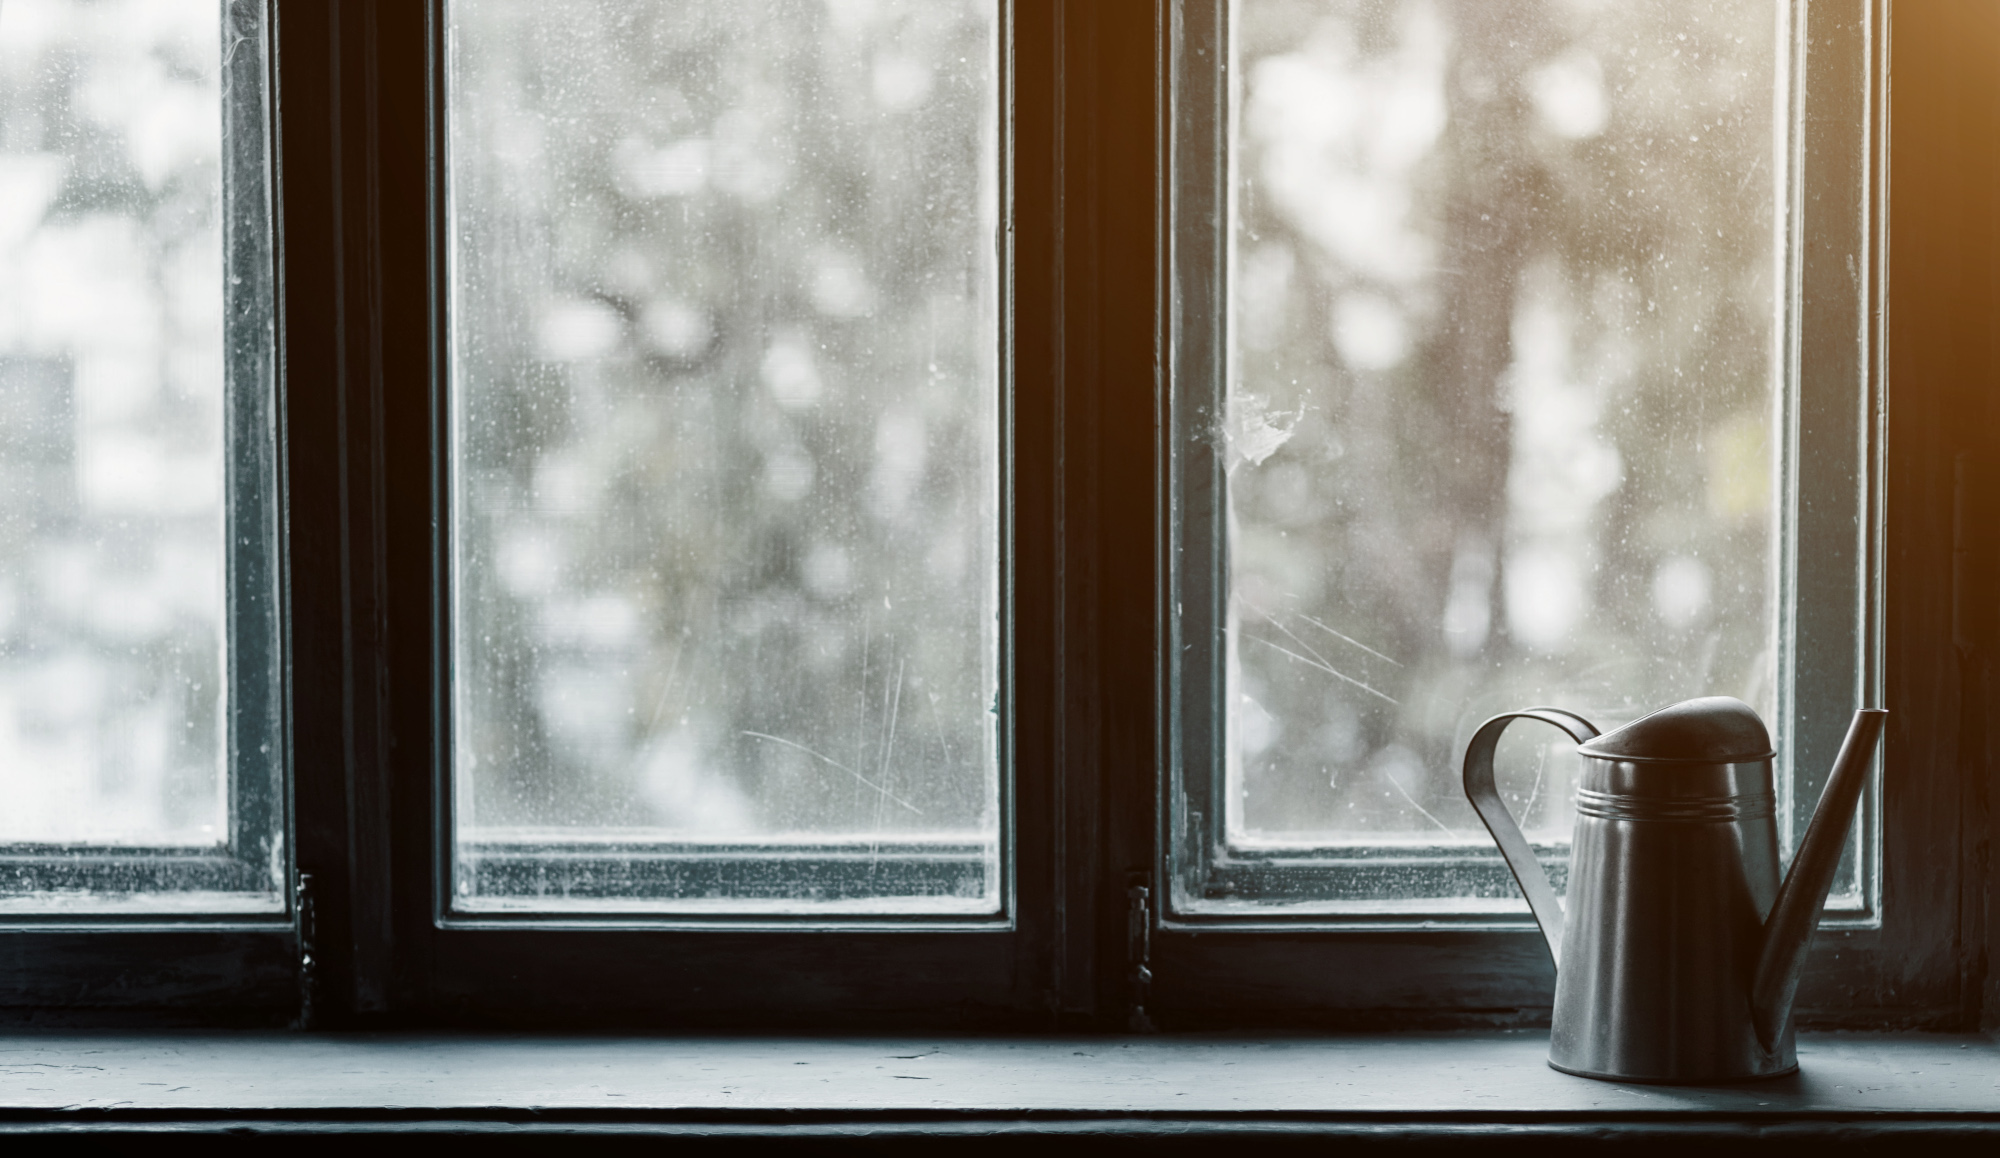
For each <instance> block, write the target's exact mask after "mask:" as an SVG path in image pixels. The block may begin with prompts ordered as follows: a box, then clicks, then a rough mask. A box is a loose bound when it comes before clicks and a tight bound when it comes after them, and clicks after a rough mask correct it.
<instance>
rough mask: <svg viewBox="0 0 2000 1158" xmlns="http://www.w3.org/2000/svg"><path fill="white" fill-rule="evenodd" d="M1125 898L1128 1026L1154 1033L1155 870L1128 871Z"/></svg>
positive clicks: (1134, 1029) (1139, 1031) (1132, 1028)
mask: <svg viewBox="0 0 2000 1158" xmlns="http://www.w3.org/2000/svg"><path fill="white" fill-rule="evenodd" d="M1125 900H1126V909H1125V959H1126V961H1128V962H1129V963H1130V964H1131V973H1130V976H1129V978H1128V980H1129V984H1130V988H1131V993H1130V1012H1129V1013H1128V1014H1127V1016H1126V1018H1125V1028H1126V1029H1128V1030H1130V1031H1132V1032H1133V1033H1151V1032H1153V1019H1152V1018H1150V1017H1148V1016H1147V1015H1146V1003H1147V1002H1148V1001H1149V1000H1151V999H1152V993H1153V874H1152V873H1146V872H1137V873H1128V874H1126V877H1125Z"/></svg>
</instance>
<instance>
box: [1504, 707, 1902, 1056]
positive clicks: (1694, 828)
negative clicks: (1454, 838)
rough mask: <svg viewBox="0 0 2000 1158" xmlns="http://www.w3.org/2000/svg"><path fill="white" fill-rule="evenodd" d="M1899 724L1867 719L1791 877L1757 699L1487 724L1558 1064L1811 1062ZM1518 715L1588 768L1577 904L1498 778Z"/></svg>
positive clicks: (1862, 718) (1581, 802)
mask: <svg viewBox="0 0 2000 1158" xmlns="http://www.w3.org/2000/svg"><path fill="white" fill-rule="evenodd" d="M1887 716H1888V713H1887V712H1885V711H1881V710H1879V709H1873V708H1864V709H1862V710H1861V711H1859V712H1856V713H1855V714H1854V723H1853V724H1852V725H1851V726H1850V727H1849V728H1848V732H1847V739H1846V741H1845V742H1844V743H1843V744H1842V745H1841V748H1840V755H1839V757H1838V758H1837V759H1836V760H1835V761H1834V766H1833V774H1832V776H1831V777H1829V778H1828V780H1827V785H1826V790H1825V792H1824V793H1823V794H1822V795H1821V796H1820V802H1819V808H1818V810H1817V811H1815V812H1814V813H1813V817H1812V823H1811V824H1810V825H1809V826H1808V827H1807V829H1806V837H1805V840H1804V842H1803V843H1801V844H1800V845H1799V850H1798V854H1797V855H1796V856H1794V857H1793V858H1792V867H1791V871H1790V872H1788V873H1787V874H1786V875H1785V878H1784V883H1783V884H1782V885H1780V884H1779V882H1778V830H1777V824H1776V821H1775V819H1774V809H1773V794H1772V779H1771V759H1772V757H1773V756H1775V755H1776V753H1775V752H1774V751H1773V749H1772V747H1771V735H1770V733H1769V732H1767V731H1765V729H1764V722H1763V721H1762V720H1760V719H1758V718H1757V713H1756V712H1755V711H1754V710H1752V709H1751V707H1750V705H1748V704H1746V703H1744V702H1742V701H1741V700H1735V699H1731V698H1729V697H1728V696H1709V697H1706V698H1703V699H1698V700H1689V701H1687V702H1686V703H1683V704H1675V705H1674V706H1673V707H1671V708H1663V709H1661V710H1660V711H1657V712H1654V713H1653V714H1652V715H1650V716H1646V717H1644V718H1642V719H1638V720H1634V721H1633V722H1631V723H1629V724H1627V725H1625V726H1624V727H1622V728H1619V729H1618V730H1616V731H1614V732H1611V733H1609V734H1607V735H1599V734H1598V731H1597V729H1596V728H1594V727H1592V726H1591V725H1590V722H1589V721H1587V720H1585V719H1584V718H1583V717H1581V716H1578V715H1575V714H1573V713H1571V712H1565V711H1562V710H1561V709H1559V708H1530V709H1528V710H1526V711H1520V712H1509V713H1507V714H1505V715H1500V716H1495V717H1493V718H1492V719H1490V720H1488V721H1486V722H1485V723H1484V724H1481V725H1480V727H1479V730H1478V731H1477V732H1475V733H1473V736H1472V742H1471V744H1469V745H1467V747H1466V751H1465V795H1466V798H1467V799H1469V800H1471V801H1472V807H1473V809H1474V810H1475V811H1476V812H1478V813H1479V819H1480V820H1482V821H1484V822H1485V824H1486V828H1487V831H1489V832H1491V833H1492V834H1493V839H1494V841H1495V842H1496V843H1497V844H1499V846H1500V852H1501V855H1502V856H1504V857H1505V858H1506V860H1507V867H1508V868H1509V869H1511V870H1512V871H1513V873H1514V879H1515V881H1517V882H1519V884H1520V886H1521V891H1522V892H1523V893H1524V894H1526V895H1527V898H1528V907H1529V908H1530V909H1532V910H1533V911H1534V914H1535V923H1536V924H1538V925H1540V926H1541V928H1542V936H1543V937H1545V938H1546V939H1547V940H1548V943H1549V955H1550V956H1551V957H1552V958H1554V959H1555V963H1556V998H1555V1012H1554V1015H1553V1024H1552V1025H1551V1028H1550V1034H1549V1064H1550V1065H1551V1066H1554V1067H1555V1068H1556V1069H1559V1070H1562V1071H1563V1072H1565V1073H1572V1074H1579V1075H1581V1076H1583V1077H1590V1078H1607V1079H1614V1080H1619V1081H1637V1082H1721V1081H1731V1080H1736V1079H1741V1078H1766V1077H1776V1076H1778V1075H1780V1074H1787V1073H1790V1072H1792V1071H1793V1070H1796V1069H1797V1068H1798V1065H1799V1063H1798V1055H1797V1051H1796V1049H1795V1047H1794V1045H1793V1039H1792V999H1793V997H1794V996H1795V995H1796V994H1797V992H1798V987H1799V974H1800V973H1801V972H1802V971H1803V970H1804V968H1805V960H1806V950H1807V949H1808V948H1809V947H1810V946H1811V943H1812V935H1813V931H1814V929H1815V928H1816V927H1817V926H1818V924H1819V913H1820V909H1821V907H1822V906H1823V905H1824V904H1825V903H1826V894H1827V890H1828V889H1829V888H1831V887H1832V885H1833V874H1834V870H1835V869H1836V868H1837V867H1838V865H1839V863H1840V853H1841V849H1842V847H1843V846H1844V845H1845V844H1846V843H1847V832H1848V828H1849V827H1850V826H1851V824H1852V822H1853V819H1854V808H1855V804H1856V803H1857V802H1858V801H1859V800H1860V798H1861V788H1862V785H1863V783H1864V782H1865V781H1866V779H1867V774H1868V763H1869V759H1870V756H1871V755H1872V754H1873V752H1874V750H1875V744H1876V741H1877V740H1878V739H1879V738H1880V737H1881V735H1882V724H1883V721H1884V719H1885V718H1886V717H1887ZM1515 720H1540V721H1541V722H1543V723H1545V724H1553V725H1554V726H1556V727H1558V728H1561V729H1562V730H1563V731H1564V732H1566V733H1568V734H1569V736H1570V738H1571V739H1574V740H1575V741H1576V742H1577V751H1578V753H1580V754H1581V755H1582V756H1583V758H1584V759H1583V778H1582V780H1581V782H1580V783H1579V784H1578V786H1577V791H1576V810H1577V817H1576V836H1575V839H1574V841H1573V842H1572V843H1571V845H1570V861H1569V904H1568V906H1567V909H1565V907H1564V905H1563V903H1562V902H1561V901H1559V900H1557V899H1556V894H1555V890H1554V889H1553V888H1551V887H1550V885H1549V878H1548V874H1547V873H1545V872H1544V871H1543V870H1542V866H1541V864H1540V863H1539V862H1537V861H1536V860H1535V854H1534V851H1533V850H1532V849H1530V848H1529V847H1528V842H1527V840H1526V839H1525V838H1524V837H1523V836H1522V835H1521V828H1520V826H1519V825H1518V824H1516V823H1515V822H1514V818H1513V816H1512V815H1511V814H1509V813H1508V811H1507V806H1506V805H1505V804H1503V803H1501V800H1500V794H1499V792H1498V791H1497V790H1496V789H1495V788H1494V785H1493V749H1494V746H1495V745H1496V744H1498V743H1499V741H1500V733H1501V732H1503V731H1505V730H1506V728H1507V725H1508V724H1510V723H1512V722H1513V721H1515Z"/></svg>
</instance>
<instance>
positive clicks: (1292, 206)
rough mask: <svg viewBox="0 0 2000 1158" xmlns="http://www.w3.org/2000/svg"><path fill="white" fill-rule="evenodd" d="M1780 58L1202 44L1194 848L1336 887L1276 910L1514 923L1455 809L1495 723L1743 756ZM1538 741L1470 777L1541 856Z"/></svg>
mask: <svg viewBox="0 0 2000 1158" xmlns="http://www.w3.org/2000/svg"><path fill="white" fill-rule="evenodd" d="M1780 32H1781V29H1780V13H1779V11H1778V6H1777V5H1774V4H1773V3H1771V2H1770V0H1751V2H1715V3H1686V2H1682V0H1673V2H1671V3H1663V2H1647V3H1642V2H1633V3H1616V4H1574V3H1554V2H1551V3H1512V4H1500V3H1490V4H1489V3H1464V4H1433V3H1426V2H1421V0H1340V2H1318V3H1302V2H1299V0H1239V2H1238V3H1237V4H1236V5H1235V6H1234V13H1233V22H1232V23H1231V25H1230V26H1229V29H1228V48H1227V51H1228V59H1229V60H1231V61H1232V62H1233V63H1232V67H1231V69H1230V72H1231V73H1232V74H1233V76H1232V77H1231V79H1230V81H1229V88H1228V93H1227V101H1228V103H1227V106H1226V107H1227V110H1228V111H1227V114H1226V115H1227V117H1228V122H1227V123H1228V138H1227V139H1228V141H1229V148H1230V150H1231V155H1230V158H1229V166H1230V167H1229V169H1228V173H1229V177H1228V182H1227V190H1226V196H1227V198H1228V202H1229V216H1228V218H1227V220H1228V222H1229V225H1228V235H1227V239H1226V243H1225V244H1226V246H1227V257H1226V258H1224V259H1223V262H1224V264H1223V268H1224V270H1225V276H1226V284H1225V287H1224V292H1225V294H1226V295H1227V303H1228V304H1227V315H1226V316H1227V318H1228V323H1227V324H1228V339H1227V340H1228V345H1227V348H1226V363H1225V364H1226V367H1227V371H1226V382H1227V386H1226V397H1225V398H1223V399H1221V400H1220V401H1221V403H1222V406H1221V411H1222V417H1221V419H1220V421H1219V422H1216V423H1212V424H1211V426H1210V430H1209V432H1208V434H1207V435H1206V437H1208V438H1209V439H1211V448H1212V453H1213V454H1214V455H1215V456H1216V461H1215V464H1214V468H1215V473H1216V484H1215V485H1216V486H1218V487H1219V488H1220V489H1221V490H1222V491H1223V492H1224V493H1225V494H1226V508H1225V509H1226V512H1227V513H1226V516H1225V517H1226V520H1227V524H1226V541H1227V554H1226V559H1227V563H1226V571H1225V574H1224V576H1223V579H1224V582H1225V590H1226V594H1224V595H1220V596H1219V602H1218V603H1217V605H1216V614H1217V615H1218V616H1220V617H1221V619H1222V622H1221V623H1220V624H1218V625H1217V626H1218V627H1219V628H1220V629H1221V630H1222V631H1223V633H1224V638H1225V640H1226V646H1225V649H1224V651H1223V653H1222V654H1221V655H1220V656H1218V657H1217V667H1218V669H1219V670H1220V671H1221V672H1222V674H1223V679H1224V688H1223V694H1222V696H1221V697H1220V699H1221V705H1220V706H1221V709H1222V710H1221V714H1222V717H1223V718H1222V719H1221V720H1219V721H1218V723H1219V724H1220V726H1221V731H1222V733H1223V738H1222V743H1221V745H1220V748H1221V751H1220V755H1221V758H1222V763H1223V776H1222V778H1221V783H1220V784H1219V785H1217V787H1218V788H1219V790H1220V791H1219V792H1218V793H1217V795H1219V796H1220V799H1219V800H1218V801H1217V802H1216V807H1217V811H1219V812H1220V813H1221V816H1222V818H1223V822H1222V825H1221V831H1220V832H1219V833H1217V834H1216V836H1217V837H1218V838H1219V839H1220V840H1221V842H1222V843H1223V844H1224V845H1226V846H1227V847H1228V848H1230V849H1232V850H1235V853H1236V854H1240V855H1244V856H1249V857H1252V858H1254V857H1256V856H1258V855H1280V854H1283V853H1284V852H1285V851H1286V850H1288V849H1289V850H1306V849H1313V850H1319V851H1320V852H1321V853H1337V854H1338V855H1344V856H1349V857H1352V858H1354V859H1355V861H1356V862H1357V863H1355V864H1352V865H1350V866H1349V870H1348V871H1344V872H1336V873H1333V874H1331V875H1329V876H1327V877H1326V878H1324V879H1323V880H1322V881H1321V882H1320V883H1318V884H1314V885H1310V886H1301V887H1302V888H1304V890H1305V893H1306V894H1309V896H1308V898H1307V899H1318V900H1331V899H1336V898H1337V899H1339V900H1340V901H1342V902H1344V903H1351V904H1354V905H1358V906H1360V907H1362V908H1367V907H1369V906H1371V905H1372V906H1385V907H1387V908H1390V909H1395V908H1398V907H1404V908H1412V907H1413V908H1426V907H1429V908H1437V907H1440V906H1441V907H1444V908H1448V909H1456V910H1461V911H1463V910H1479V909H1482V908H1487V907H1505V908H1516V907H1519V905H1520V902H1519V900H1518V897H1517V894H1516V893H1515V890H1514V886H1513V884H1512V882H1511V880H1509V879H1508V878H1507V876H1506V875H1505V873H1504V872H1502V871H1498V868H1497V863H1495V862H1493V861H1492V860H1491V858H1490V857H1485V856H1484V854H1485V853H1486V851H1487V850H1488V849H1489V848H1490V841H1489V839H1488V837H1487V835H1486V833H1485V830H1484V829H1483V828H1482V827H1481V826H1480V824H1479V822H1478V820H1477V818H1476V817H1475V816H1474V815H1473V813H1472V812H1471V810H1470V808H1469V807H1468V806H1467V805H1466V803H1465V800H1464V797H1463V794H1462V792H1461V790H1460V788H1459V784H1458V760H1459V758H1460V756H1461V755H1462V753H1463V751H1464V746H1465V743H1466V741H1467V739H1468V738H1469V736H1470V734H1471V732H1472V730H1473V729H1474V728H1476V727H1477V726H1478V724H1479V723H1480V722H1481V721H1482V720H1484V719H1485V718H1487V717H1488V716H1491V715H1494V714H1496V713H1498V712H1500V711H1504V710H1508V709H1515V708H1522V707H1528V706H1533V705H1540V704H1550V705H1557V706H1561V707H1565V708H1569V709H1571V710H1573V711H1577V712H1580V713H1582V714H1583V715H1585V716H1587V717H1589V718H1590V719H1592V720H1593V721H1594V722H1596V723H1597V724H1598V725H1599V726H1600V727H1606V728H1608V727H1610V726H1612V725H1615V724H1618V723H1621V722H1623V721H1625V720H1628V719H1631V718H1633V717H1635V716H1637V715H1639V714H1642V713H1644V712H1646V711H1649V710H1651V709H1653V708H1656V707H1660V706H1664V705H1666V704H1669V703H1673V702H1675V701H1678V700H1681V699H1684V698H1687V697H1691V696H1696V695H1708V694H1728V695H1735V696H1738V697H1741V698H1743V699H1745V700H1747V701H1748V702H1750V703H1751V704H1753V705H1755V706H1756V707H1757V708H1758V709H1759V710H1760V712H1762V713H1763V714H1764V716H1765V717H1766V719H1768V720H1772V722H1773V723H1774V725H1776V724H1778V723H1779V721H1777V719H1776V713H1775V705H1776V702H1777V696H1776V692H1775V687H1774V685H1775V674H1776V672H1777V670H1778V658H1779V657H1778V655H1777V650H1776V644H1777V640H1778V626H1779V625H1778V622H1777V618H1776V615H1775V607H1776V587H1775V585H1776V582H1777V579H1778V566H1777V563H1778V555H1777V551H1776V544H1777V543H1778V541H1779V540H1778V533H1779V530H1780V528H1779V526H1778V524H1777V510H1778V505H1777V503H1776V502H1775V500H1774V489H1775V488H1774V479H1775V478H1776V477H1777V460H1776V457H1775V448H1776V447H1777V445H1778V443H1779V441H1780V440H1778V439H1776V438H1774V436H1773V432H1774V430H1775V429H1778V426H1777V423H1778V420H1779V415H1780V404H1781V396H1782V391H1781V389H1780V383H1781V382H1782V379H1783V373H1782V370H1783V362H1782V359H1781V357H1780V345H1781V343H1780V336H1781V333H1782V329H1783V325H1782V322H1783V316H1784V304H1785V278H1784V264H1783V255H1784V251H1785V247H1784V245H1783V244H1782V242H1783V234H1782V229H1781V223H1782V221H1783V220H1784V216H1783V214H1782V213H1781V212H1780V208H1781V195H1782V193H1783V191H1784V190H1785V188H1786V180H1785V170H1784V157H1783V152H1784V149H1785V147H1786V145H1787V141H1788V134H1787V133H1786V132H1785V131H1784V126H1785V124H1786V119H1785V118H1786V103H1785V102H1784V101H1783V100H1782V99H1781V91H1782V89H1783V84H1782V82H1783V79H1784V76H1783V73H1784V69H1783V65H1782V60H1783V56H1782V54H1781V51H1780V49H1781V46H1782V45H1783V44H1784V40H1783V38H1782V36H1781V34H1780ZM1517 733H1518V734H1517ZM1559 739H1560V737H1559V736H1558V735H1557V734H1556V733H1554V732H1553V730H1548V731H1547V734H1540V733H1537V732H1534V731H1533V730H1532V729H1531V728H1527V727H1523V728H1519V729H1515V730H1514V731H1513V732H1510V734H1509V737H1508V740H1507V741H1505V742H1504V743H1503V748H1502V751H1501V763H1502V765H1503V766H1504V767H1505V769H1506V771H1504V772H1503V773H1502V781H1501V784H1502V792H1503V795H1504V796H1505V797H1506V798H1507V801H1508V804H1509V806H1510V808H1512V809H1513V810H1514V812H1515V813H1516V815H1517V816H1519V817H1520V819H1521V821H1522V826H1523V828H1524V829H1525V830H1527V833H1528V835H1529V837H1530V839H1531V840H1534V841H1536V842H1537V843H1539V844H1542V845H1544V846H1545V847H1547V848H1548V849H1549V851H1551V852H1558V851H1559V849H1558V847H1557V846H1560V845H1563V844H1565V843H1566V842H1567V840H1568V837H1569V832H1570V828H1571V824H1572V819H1573V815H1574V813H1573V797H1574V788H1575V777H1576V775H1577V773H1578V766H1577V761H1576V758H1575V756H1574V755H1573V753H1569V752H1567V748H1568V747H1569V745H1567V744H1559V743H1557V741H1558V740H1559ZM1455 849H1456V850H1462V851H1463V852H1466V853H1473V854H1480V855H1481V856H1482V857H1484V860H1483V863H1484V865H1485V866H1486V867H1484V868H1483V869H1482V868H1479V866H1478V865H1474V866H1473V869H1476V870H1477V871H1472V870H1468V869H1466V866H1465V864H1463V863H1460V862H1454V861H1452V859H1451V854H1452V852H1453V850H1455ZM1343 850H1344V851H1343ZM1412 857H1415V858H1416V859H1414V860H1413V859H1411V858H1412ZM1426 857H1429V858H1432V859H1429V860H1426V859H1425V858H1426ZM1360 862H1370V863H1360ZM1454 864H1457V867H1453V865H1454ZM1426 866H1428V867H1426ZM1558 879H1559V880H1560V876H1559V877H1558ZM1204 887H1206V888H1208V889H1209V890H1210V892H1209V895H1210V896H1212V897H1214V898H1215V899H1216V900H1217V901H1218V902H1219V903H1222V904H1224V905H1227V904H1228V903H1230V902H1231V898H1232V896H1233V897H1234V899H1237V900H1242V899H1272V898H1271V897H1269V896H1265V897H1263V898H1254V897H1253V894H1255V892H1256V890H1255V889H1252V888H1246V890H1245V891H1244V892H1242V893H1236V894H1232V893H1231V892H1230V890H1229V888H1227V887H1221V888H1219V889H1218V888H1217V887H1215V886H1214V885H1213V884H1212V883H1211V884H1210V885H1206V886H1204ZM1291 899H1301V898H1299V897H1293V898H1291Z"/></svg>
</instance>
